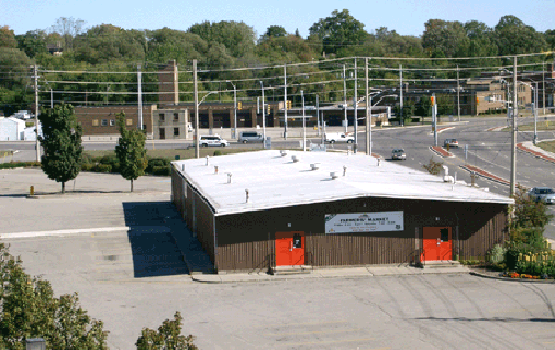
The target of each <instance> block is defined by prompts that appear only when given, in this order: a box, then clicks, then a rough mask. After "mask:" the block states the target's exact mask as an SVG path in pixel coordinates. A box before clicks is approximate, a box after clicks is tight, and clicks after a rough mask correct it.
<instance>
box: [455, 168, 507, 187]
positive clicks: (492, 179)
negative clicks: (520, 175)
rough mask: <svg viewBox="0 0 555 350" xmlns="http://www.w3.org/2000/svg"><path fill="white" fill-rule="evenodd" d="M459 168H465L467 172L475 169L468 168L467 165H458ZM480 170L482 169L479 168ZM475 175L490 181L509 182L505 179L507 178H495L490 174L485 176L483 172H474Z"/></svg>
mask: <svg viewBox="0 0 555 350" xmlns="http://www.w3.org/2000/svg"><path fill="white" fill-rule="evenodd" d="M459 168H461V169H463V170H466V171H468V172H472V171H475V170H471V169H469V168H468V166H467V165H459ZM476 168H477V167H476ZM478 169H480V168H478ZM480 170H482V169H480ZM482 171H484V172H485V170H482ZM488 174H489V173H488ZM476 175H478V176H479V177H481V178H484V179H486V180H489V181H492V182H496V183H498V184H501V185H509V184H510V183H509V181H507V180H505V179H501V178H499V179H496V178H493V177H491V176H487V175H484V174H480V173H479V172H476ZM490 175H491V174H490ZM492 176H494V175H492Z"/></svg>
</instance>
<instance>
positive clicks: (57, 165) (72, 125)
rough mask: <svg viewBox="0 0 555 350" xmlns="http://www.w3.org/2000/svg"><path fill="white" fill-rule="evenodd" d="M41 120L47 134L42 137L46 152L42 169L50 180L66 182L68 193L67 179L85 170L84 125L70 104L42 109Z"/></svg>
mask: <svg viewBox="0 0 555 350" xmlns="http://www.w3.org/2000/svg"><path fill="white" fill-rule="evenodd" d="M39 120H40V122H41V124H42V135H43V136H42V137H39V140H40V142H41V143H42V147H43V149H44V153H45V154H44V155H43V156H42V160H41V168H42V170H43V171H44V173H45V174H46V175H47V176H48V178H49V179H51V180H54V181H56V182H61V183H62V193H65V185H66V182H67V181H70V180H73V179H75V177H77V175H78V174H79V170H80V169H81V154H82V152H83V146H81V135H82V130H81V127H80V126H79V125H77V119H76V117H75V114H74V108H73V106H71V105H66V104H61V105H56V106H54V108H42V109H41V114H40V115H39Z"/></svg>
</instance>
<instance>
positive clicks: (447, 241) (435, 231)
mask: <svg viewBox="0 0 555 350" xmlns="http://www.w3.org/2000/svg"><path fill="white" fill-rule="evenodd" d="M452 238H453V233H452V229H451V227H424V229H423V230H422V255H421V257H420V258H421V260H420V261H422V262H424V261H441V260H453V240H452Z"/></svg>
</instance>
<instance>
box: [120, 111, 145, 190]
mask: <svg viewBox="0 0 555 350" xmlns="http://www.w3.org/2000/svg"><path fill="white" fill-rule="evenodd" d="M118 118H119V130H120V133H121V137H120V138H119V144H118V145H117V146H116V156H117V157H118V158H119V164H120V166H119V172H120V174H121V176H123V177H124V178H125V179H126V180H130V181H131V192H133V181H134V180H137V178H138V177H139V176H142V175H144V174H145V169H146V167H147V165H148V158H147V155H146V149H145V141H146V135H145V133H144V132H142V131H141V130H137V129H132V130H126V128H125V114H124V113H123V112H122V113H120V114H119V115H118Z"/></svg>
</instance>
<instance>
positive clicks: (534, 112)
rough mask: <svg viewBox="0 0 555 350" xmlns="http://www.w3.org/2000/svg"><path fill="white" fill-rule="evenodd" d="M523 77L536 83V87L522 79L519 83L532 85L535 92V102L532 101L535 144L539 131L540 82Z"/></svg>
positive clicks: (531, 87)
mask: <svg viewBox="0 0 555 350" xmlns="http://www.w3.org/2000/svg"><path fill="white" fill-rule="evenodd" d="M521 79H527V80H530V81H531V82H533V83H535V85H536V87H535V88H534V87H533V86H532V85H531V84H528V83H525V82H523V81H520V82H519V83H521V84H524V85H528V86H529V87H530V89H532V91H533V92H534V95H533V99H534V102H533V103H532V113H533V115H534V140H533V142H534V145H535V144H536V140H537V138H538V133H537V129H536V122H537V108H538V82H537V81H533V80H532V79H528V78H521Z"/></svg>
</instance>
